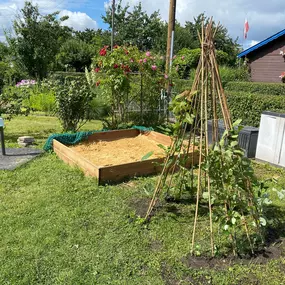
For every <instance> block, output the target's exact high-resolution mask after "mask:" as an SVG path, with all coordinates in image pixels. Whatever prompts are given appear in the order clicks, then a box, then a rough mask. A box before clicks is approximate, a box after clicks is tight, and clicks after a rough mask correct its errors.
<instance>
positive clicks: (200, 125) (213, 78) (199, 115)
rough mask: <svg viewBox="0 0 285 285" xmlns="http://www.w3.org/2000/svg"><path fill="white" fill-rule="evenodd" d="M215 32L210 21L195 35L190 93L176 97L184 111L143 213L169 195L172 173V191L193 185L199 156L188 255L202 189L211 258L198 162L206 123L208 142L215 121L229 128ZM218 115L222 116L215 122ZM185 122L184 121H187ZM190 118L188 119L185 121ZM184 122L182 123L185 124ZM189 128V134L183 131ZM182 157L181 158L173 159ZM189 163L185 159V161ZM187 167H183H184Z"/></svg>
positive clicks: (206, 183)
mask: <svg viewBox="0 0 285 285" xmlns="http://www.w3.org/2000/svg"><path fill="white" fill-rule="evenodd" d="M217 29H218V27H217V28H214V27H213V21H212V19H211V20H210V21H209V23H208V24H207V25H206V27H205V26H204V23H203V24H202V31H201V33H198V35H199V39H200V43H201V57H200V60H199V64H198V67H197V70H196V74H195V78H194V82H193V85H192V88H191V90H189V91H185V92H183V93H182V94H181V95H180V98H181V100H183V101H184V102H186V104H187V108H186V111H185V109H184V111H182V113H181V116H179V118H178V120H179V130H178V132H177V134H176V136H175V138H174V140H173V143H172V145H171V147H170V150H169V153H168V156H167V158H166V160H165V164H164V167H163V170H162V173H161V175H160V177H159V179H158V182H157V185H156V188H155V191H154V194H153V197H152V200H151V202H150V204H149V208H148V211H147V213H146V217H145V218H146V219H149V218H150V215H151V213H152V211H153V209H154V207H155V205H156V202H157V200H158V198H159V196H160V194H161V193H162V191H164V190H165V189H166V191H169V189H171V187H172V186H173V181H174V179H173V177H174V173H175V172H176V170H177V169H178V173H176V174H175V175H177V176H176V177H178V180H179V181H180V182H179V183H178V184H176V186H175V187H178V188H179V187H180V190H181V189H182V188H183V183H184V181H185V180H184V177H185V176H186V175H188V176H187V177H190V180H192V183H194V181H193V180H194V165H193V162H194V156H195V155H196V157H197V155H198V156H199V165H198V169H197V167H195V168H196V170H195V171H196V172H197V171H198V172H197V176H196V177H197V180H198V182H197V193H196V208H195V218H194V225H193V235H192V251H193V248H194V244H195V236H196V225H197V220H198V209H199V200H200V197H201V191H202V189H203V190H204V191H205V189H206V191H208V197H209V227H210V234H211V251H212V255H213V254H214V240H213V223H212V211H211V201H210V199H211V193H210V192H211V188H210V179H209V177H208V176H207V174H206V172H204V170H203V169H202V167H201V164H202V161H203V160H204V159H205V158H206V157H207V155H208V153H209V143H208V142H209V138H208V120H212V141H213V143H214V142H217V141H218V139H219V138H218V120H219V119H221V120H222V121H223V122H224V125H225V127H226V129H227V130H229V129H231V128H232V122H231V117H230V113H229V109H228V106H227V100H226V96H225V93H224V90H223V87H222V83H221V78H220V74H219V69H218V64H217V60H216V51H215V45H214V37H215V34H216V32H217ZM218 114H222V116H221V117H220V118H219V117H218ZM187 118H188V121H187ZM189 118H190V119H189ZM185 122H186V123H185ZM189 128H190V130H191V131H190V134H189V133H188V132H187V130H188V129H189ZM177 153H180V154H181V153H182V154H184V155H176V156H175V154H177ZM185 154H186V155H187V156H188V157H189V156H190V160H192V163H190V164H192V166H190V168H189V167H186V166H185ZM188 163H189V159H188ZM186 164H187V163H186Z"/></svg>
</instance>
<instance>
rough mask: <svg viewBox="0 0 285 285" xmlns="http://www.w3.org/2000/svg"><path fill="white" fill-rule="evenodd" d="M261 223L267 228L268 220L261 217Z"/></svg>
mask: <svg viewBox="0 0 285 285" xmlns="http://www.w3.org/2000/svg"><path fill="white" fill-rule="evenodd" d="M259 221H260V224H261V225H262V226H264V227H265V226H266V220H265V219H264V218H263V217H260V218H259Z"/></svg>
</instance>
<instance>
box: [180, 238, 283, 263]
mask: <svg viewBox="0 0 285 285" xmlns="http://www.w3.org/2000/svg"><path fill="white" fill-rule="evenodd" d="M284 256H285V239H280V240H279V241H277V242H275V243H274V244H272V245H270V246H269V247H267V248H265V249H264V250H263V251H260V252H259V253H256V255H255V256H254V257H245V258H239V257H234V256H228V257H225V258H209V257H197V256H192V255H191V254H189V255H188V256H187V257H185V258H183V260H182V261H183V262H184V264H186V265H187V266H188V267H189V268H196V269H201V268H215V269H224V268H226V267H228V266H232V265H235V264H241V265H250V264H257V265H262V264H266V263H268V262H269V261H270V260H274V259H279V258H280V257H284Z"/></svg>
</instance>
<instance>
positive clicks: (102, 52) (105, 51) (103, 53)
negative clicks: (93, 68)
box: [100, 47, 107, 56]
mask: <svg viewBox="0 0 285 285" xmlns="http://www.w3.org/2000/svg"><path fill="white" fill-rule="evenodd" d="M106 54H107V50H106V48H105V47H104V48H102V49H101V50H100V55H101V56H105V55H106Z"/></svg>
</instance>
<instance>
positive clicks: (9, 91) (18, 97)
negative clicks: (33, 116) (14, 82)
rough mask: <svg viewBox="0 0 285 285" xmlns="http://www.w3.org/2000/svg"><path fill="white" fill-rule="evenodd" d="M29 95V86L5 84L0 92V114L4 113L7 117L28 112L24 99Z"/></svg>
mask: <svg viewBox="0 0 285 285" xmlns="http://www.w3.org/2000/svg"><path fill="white" fill-rule="evenodd" d="M29 96H30V88H29V87H24V88H23V87H16V86H6V87H5V88H4V89H3V91H2V93H1V94H0V115H2V114H5V115H6V116H7V118H8V119H11V118H12V117H13V116H15V115H20V114H28V113H29V111H30V110H29V108H26V107H25V104H24V102H25V100H27V99H28V98H29Z"/></svg>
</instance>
